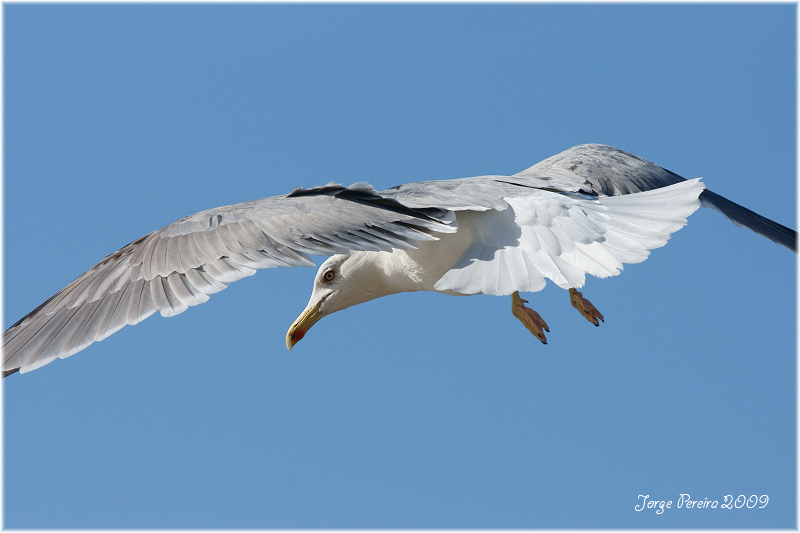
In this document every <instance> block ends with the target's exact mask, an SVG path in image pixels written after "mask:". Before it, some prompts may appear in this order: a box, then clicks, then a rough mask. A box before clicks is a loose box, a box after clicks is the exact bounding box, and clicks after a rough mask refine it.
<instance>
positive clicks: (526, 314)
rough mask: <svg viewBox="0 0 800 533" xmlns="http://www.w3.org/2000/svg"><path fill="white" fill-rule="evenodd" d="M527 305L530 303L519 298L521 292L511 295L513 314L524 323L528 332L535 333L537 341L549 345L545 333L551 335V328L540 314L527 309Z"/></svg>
mask: <svg viewBox="0 0 800 533" xmlns="http://www.w3.org/2000/svg"><path fill="white" fill-rule="evenodd" d="M526 303H528V300H523V299H522V298H520V297H519V291H514V294H512V295H511V314H512V315H514V316H515V317H517V319H519V321H520V322H522V325H523V326H525V327H526V328H528V331H530V332H531V333H533V335H534V336H535V337H536V338H537V339H539V340H540V341H542V344H547V338H546V337H545V336H544V332H545V331H547V332H548V333H549V332H550V328H548V327H547V323H546V322H545V321H544V320H542V317H540V316H539V313H537V312H536V311H534V310H533V309H530V308H528V307H525V304H526ZM542 330H544V331H542Z"/></svg>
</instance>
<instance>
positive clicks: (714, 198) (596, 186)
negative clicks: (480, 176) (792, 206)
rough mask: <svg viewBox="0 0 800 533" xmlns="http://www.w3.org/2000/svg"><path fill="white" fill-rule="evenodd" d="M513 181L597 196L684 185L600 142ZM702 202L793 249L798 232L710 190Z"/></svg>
mask: <svg viewBox="0 0 800 533" xmlns="http://www.w3.org/2000/svg"><path fill="white" fill-rule="evenodd" d="M512 178H513V179H517V180H520V182H523V183H524V182H529V183H534V184H539V183H541V182H542V180H543V179H549V180H552V181H554V182H558V183H560V184H562V185H561V186H562V187H564V188H565V189H564V190H566V187H567V186H572V187H574V188H576V189H578V190H582V191H585V192H589V193H592V194H596V195H599V196H619V195H622V194H630V193H635V192H642V191H649V190H652V189H660V188H661V187H666V186H668V185H673V184H675V183H680V182H681V181H684V178H682V177H681V176H678V175H677V174H675V173H674V172H670V171H669V170H666V169H663V168H661V167H659V166H658V165H655V164H653V163H651V162H649V161H647V160H645V159H642V158H641V157H637V156H635V155H633V154H630V153H628V152H626V151H624V150H620V149H619V148H614V147H612V146H605V145H602V144H582V145H579V146H575V147H573V148H570V149H568V150H565V151H563V152H561V153H559V154H556V155H554V156H552V157H548V158H547V159H545V160H544V161H541V162H539V163H536V164H535V165H533V166H532V167H530V168H528V169H525V170H523V171H522V172H519V173H517V174H514V176H512ZM700 204H701V205H702V206H703V207H710V208H712V209H714V210H715V211H718V212H720V213H722V214H723V215H725V217H727V218H728V219H729V220H730V221H731V222H733V223H734V224H736V225H737V226H742V227H746V228H748V229H750V230H752V231H754V232H756V233H758V234H759V235H762V236H764V237H766V238H767V239H769V240H771V241H772V242H775V243H777V244H780V245H783V246H786V247H787V248H789V249H790V250H794V251H797V232H796V231H794V230H792V229H790V228H787V227H786V226H783V225H782V224H778V223H777V222H775V221H773V220H770V219H768V218H766V217H763V216H761V215H759V214H758V213H755V212H753V211H751V210H750V209H747V208H746V207H744V206H741V205H739V204H737V203H735V202H732V201H730V200H728V199H727V198H725V197H723V196H720V195H719V194H716V193H714V192H712V191H710V190H708V189H706V190H705V191H703V194H701V195H700Z"/></svg>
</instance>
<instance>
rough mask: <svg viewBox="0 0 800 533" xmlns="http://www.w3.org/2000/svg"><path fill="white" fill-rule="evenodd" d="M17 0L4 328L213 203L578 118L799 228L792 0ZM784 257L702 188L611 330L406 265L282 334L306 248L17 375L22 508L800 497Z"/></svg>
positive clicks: (305, 273)
mask: <svg viewBox="0 0 800 533" xmlns="http://www.w3.org/2000/svg"><path fill="white" fill-rule="evenodd" d="M3 9H4V39H5V40H4V50H5V56H4V58H3V60H4V68H5V72H4V82H5V83H4V96H5V101H4V114H5V116H4V118H5V124H4V126H5V132H4V133H5V136H4V141H5V145H4V154H5V155H4V157H5V168H4V175H5V180H4V229H5V231H4V239H5V247H4V259H5V261H4V269H5V270H4V289H5V294H4V324H5V326H6V327H7V326H8V325H10V324H12V323H14V322H15V321H16V320H18V319H19V318H20V317H21V316H23V315H24V314H26V313H27V312H29V311H30V310H32V309H33V308H35V307H36V306H37V305H39V304H40V303H41V302H43V301H44V300H46V299H47V298H48V297H49V296H51V295H52V294H54V293H55V292H56V291H58V290H59V289H61V288H62V287H63V286H64V285H66V284H67V283H69V282H70V281H72V280H73V279H74V278H75V277H77V276H78V275H80V274H81V273H82V272H84V271H85V270H86V269H88V268H89V267H91V266H92V265H93V264H94V263H96V262H97V261H99V260H100V259H102V258H103V257H105V256H106V255H107V254H109V253H110V252H113V251H114V250H116V249H118V248H119V247H121V246H123V245H125V244H126V243H128V242H130V241H132V240H134V239H136V238H138V237H140V236H142V235H144V234H146V233H149V232H150V231H152V230H155V229H157V228H159V227H161V226H163V225H165V224H168V223H170V222H172V221H173V220H176V219H178V218H180V217H182V216H185V215H188V214H192V213H194V212H197V211H200V210H202V209H207V208H211V207H215V206H219V205H226V204H232V203H237V202H242V201H247V200H252V199H256V198H261V197H265V196H272V195H277V194H283V193H286V192H288V191H290V190H291V189H292V188H294V187H295V186H299V185H304V186H312V185H316V184H322V183H325V182H328V181H330V180H335V181H340V182H344V183H346V184H350V183H353V182H357V181H368V182H370V183H372V184H373V185H374V186H375V187H376V188H377V189H382V188H386V187H390V186H393V185H396V184H399V183H405V182H409V181H418V180H429V179H447V178H458V177H465V176H474V175H481V174H510V173H514V172H517V171H519V170H521V169H523V168H526V167H528V166H530V165H532V164H534V163H536V162H537V161H539V160H541V159H544V158H545V157H548V156H550V155H552V154H554V153H557V152H560V151H561V150H564V149H566V148H569V147H570V146H573V145H576V144H582V143H587V142H599V143H605V144H611V145H614V146H618V147H620V148H623V149H625V150H628V151H630V152H632V153H635V154H637V155H640V156H642V157H645V158H646V159H649V160H651V161H653V162H655V163H657V164H659V165H661V166H664V167H665V168H668V169H670V170H672V171H674V172H676V173H678V174H681V175H682V176H684V177H686V178H693V177H700V176H702V177H703V178H704V180H705V183H706V184H707V186H708V188H710V189H712V190H714V191H715V192H717V193H719V194H722V195H724V196H726V197H728V198H730V199H731V200H734V201H737V202H739V203H742V204H745V205H747V206H748V207H750V208H752V209H754V210H756V211H758V212H759V213H761V214H764V215H765V216H769V217H771V218H773V219H775V220H777V221H779V222H781V223H783V224H786V225H790V226H792V227H794V226H795V215H796V213H795V197H796V182H795V165H796V153H795V146H796V138H795V126H796V124H795V116H796V107H795V91H796V87H795V79H796V78H795V76H796V72H795V36H796V33H795V32H796V30H795V10H796V8H795V6H794V5H789V4H783V5H758V6H754V5H733V6H731V5H704V6H697V5H677V6H676V5H645V6H642V5H627V4H625V5H623V4H617V5H610V6H609V5H505V6H481V5H468V6H442V5H436V6H430V5H428V6H398V5H378V6H376V5H371V6H353V5H325V6H319V5H300V6H297V5H238V6H233V5H223V6H214V5H201V6H191V5H179V6H174V5H83V6H69V5H23V4H9V5H5V6H3ZM795 260H796V255H795V254H793V253H791V252H790V251H788V250H786V249H784V248H782V247H779V246H777V245H775V244H773V243H771V242H769V241H767V240H766V239H763V238H761V237H759V236H756V235H754V234H752V233H750V232H749V231H746V230H743V229H740V228H737V227H735V226H733V225H732V224H731V223H729V222H728V221H727V220H725V219H724V218H723V217H722V216H720V215H719V214H717V213H715V212H713V211H710V210H707V209H703V210H700V211H698V212H697V213H696V214H694V215H693V216H692V217H691V218H690V220H689V224H688V226H687V227H686V228H684V229H683V230H681V231H680V232H678V233H677V234H675V235H674V236H673V239H672V240H671V241H670V242H669V243H668V244H667V246H666V247H664V248H662V249H659V250H656V251H655V252H654V253H653V254H652V255H651V257H650V258H649V259H648V261H646V262H645V263H642V264H639V265H630V266H628V267H627V268H626V269H625V271H624V272H623V273H622V275H620V276H618V277H615V278H611V279H605V280H597V279H590V280H589V282H588V283H587V285H586V286H585V289H584V291H583V292H584V295H585V296H586V297H587V298H589V299H590V300H591V301H592V302H593V303H594V304H595V305H596V306H597V307H598V309H600V311H601V312H602V313H603V314H604V315H605V317H606V322H605V324H603V325H602V326H601V327H599V328H594V327H592V326H591V325H590V324H588V323H587V322H586V321H585V320H584V319H583V318H582V317H581V316H579V315H578V313H577V312H576V311H575V310H574V309H572V307H570V305H569V297H568V295H567V293H566V292H565V291H563V290H561V289H559V288H558V287H556V286H555V285H553V284H550V285H548V287H547V288H546V289H545V290H543V291H542V292H539V293H535V294H530V295H527V296H526V298H527V299H528V300H530V302H531V304H530V305H531V306H532V307H533V308H534V309H536V310H537V311H539V313H540V314H541V315H542V316H543V317H544V318H545V320H546V321H547V322H548V324H549V325H550V329H551V333H550V334H549V335H548V338H549V344H548V345H547V346H543V345H541V344H540V343H539V342H538V341H536V340H535V339H534V338H533V337H532V336H531V335H530V334H529V333H528V332H527V331H526V330H525V329H524V328H523V327H522V326H521V325H520V324H519V323H518V322H517V321H516V320H515V319H514V318H513V317H512V316H511V314H510V312H509V307H510V301H509V298H507V297H506V298H499V297H491V296H478V297H471V298H452V297H447V296H442V295H436V294H403V295H397V296H392V297H388V298H383V299H379V300H375V301H373V302H369V303H367V304H364V305H361V306H357V307H355V308H351V309H348V310H346V311H343V312H341V313H337V314H335V315H333V316H330V317H327V318H325V319H324V320H323V321H321V322H320V323H318V324H317V325H316V326H315V327H314V329H313V330H311V332H310V333H309V335H308V336H307V337H306V338H305V339H304V340H303V341H302V342H301V343H299V344H298V345H297V346H296V347H295V349H294V350H293V351H292V352H291V353H290V352H287V351H286V348H285V346H284V335H285V333H286V330H287V328H288V327H289V325H290V324H291V323H292V321H293V320H294V319H295V318H296V316H297V315H298V313H299V312H300V311H301V310H302V309H303V307H304V306H305V304H306V302H307V301H308V297H309V295H310V292H311V284H312V279H313V276H314V273H315V272H314V271H313V270H311V269H272V270H268V271H263V272H259V273H258V274H257V275H256V276H253V277H251V278H248V279H245V280H242V281H240V282H237V283H235V284H234V285H232V286H231V287H230V288H229V289H227V290H225V291H223V292H222V293H220V294H217V295H215V296H214V297H212V299H211V301H209V302H208V303H206V304H204V305H201V306H198V307H194V308H191V309H190V310H188V311H187V312H186V313H184V314H182V315H179V316H177V317H174V318H169V319H164V318H161V317H159V316H155V317H152V318H150V319H148V320H146V321H145V322H143V323H141V324H139V325H137V326H135V327H127V328H124V329H123V330H121V331H120V332H118V333H116V334H115V335H113V336H112V337H110V338H109V339H107V340H105V341H103V342H101V343H98V344H95V345H92V346H91V347H89V348H88V349H87V350H85V351H83V352H81V353H79V354H77V355H75V356H73V357H70V358H69V359H66V360H64V361H56V362H54V363H52V364H50V365H48V366H46V367H44V368H42V369H40V370H37V371H34V372H32V373H28V374H25V375H19V374H17V375H14V376H11V377H10V378H8V379H6V380H4V381H3V385H4V392H3V402H4V442H3V444H4V463H3V467H4V489H5V492H4V502H3V505H4V506H3V512H4V523H5V526H6V527H10V528H58V527H69V528H120V527H126V528H149V527H158V528H181V527H188V528H205V527H211V528H245V527H246V528H270V527H278V528H290V527H303V528H318V527H327V528H329V527H334V528H362V527H367V528H417V527H427V528H439V527H448V528H470V527H479V528H495V527H496V528H559V527H568V528H594V527H600V528H621V527H632V528H672V527H691V528H705V527H724V528H751V527H758V528H773V527H781V528H794V527H795V504H796V487H795V471H796V464H795V415H796V410H795V409H796V407H795V399H796V391H795V335H796V332H795V324H796V307H795V292H796V286H795V272H796V271H795V268H796V267H795ZM682 493H687V494H690V495H691V497H692V499H698V500H701V501H702V500H704V499H706V498H707V499H709V500H710V501H714V500H719V501H720V503H723V501H724V500H723V499H724V497H725V496H726V495H729V494H730V495H732V496H733V497H736V496H737V495H739V494H744V495H747V496H749V495H751V494H755V495H759V496H760V495H768V496H769V504H768V505H767V506H766V507H764V508H763V509H747V508H744V509H733V510H727V509H720V508H717V509H692V510H687V509H685V508H681V509H677V508H675V507H676V505H677V500H678V498H679V495H680V494H682ZM640 494H643V495H644V494H648V495H650V497H651V498H652V499H657V500H667V501H669V500H672V501H674V503H673V507H672V508H670V509H667V511H666V512H664V513H663V514H659V515H657V514H655V513H654V512H653V511H642V512H638V511H635V506H636V505H637V503H639V501H640V500H639V499H638V496H639V495H640Z"/></svg>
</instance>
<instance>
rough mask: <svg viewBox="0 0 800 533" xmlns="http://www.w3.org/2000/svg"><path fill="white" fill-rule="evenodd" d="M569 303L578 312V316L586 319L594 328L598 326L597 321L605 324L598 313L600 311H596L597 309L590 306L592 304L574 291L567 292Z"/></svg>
mask: <svg viewBox="0 0 800 533" xmlns="http://www.w3.org/2000/svg"><path fill="white" fill-rule="evenodd" d="M569 303H571V304H572V307H574V308H575V309H577V310H578V312H580V314H582V315H583V316H584V318H586V320H588V321H589V322H591V323H592V324H594V325H595V326H599V325H600V322H598V319H600V321H602V322H605V319H604V318H603V315H602V313H600V311H598V310H597V308H596V307H595V306H594V305H592V302H590V301H589V300H587V299H586V298H584V297H583V295H582V294H581V293H579V292H578V291H576V290H575V289H570V290H569Z"/></svg>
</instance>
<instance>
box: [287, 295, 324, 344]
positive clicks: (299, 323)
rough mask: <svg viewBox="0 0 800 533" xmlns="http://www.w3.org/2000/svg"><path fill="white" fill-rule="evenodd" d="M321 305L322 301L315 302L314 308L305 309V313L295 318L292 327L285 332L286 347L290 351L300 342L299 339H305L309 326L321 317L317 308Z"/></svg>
mask: <svg viewBox="0 0 800 533" xmlns="http://www.w3.org/2000/svg"><path fill="white" fill-rule="evenodd" d="M321 304H322V300H320V301H319V302H317V304H316V305H315V306H314V307H306V309H305V311H303V312H302V314H301V315H300V316H299V317H297V320H295V321H294V324H292V327H290V328H289V331H287V332H286V347H287V348H289V349H290V350H291V349H292V347H293V346H294V345H295V344H297V343H298V342H300V339H302V338H303V337H305V335H306V333H308V330H309V329H311V326H313V325H314V324H316V323H317V321H319V319H320V318H322V315H321V314H319V306H320V305H321Z"/></svg>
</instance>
